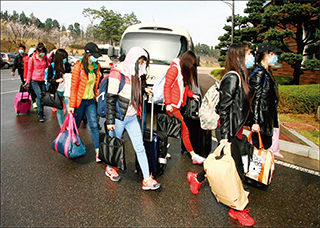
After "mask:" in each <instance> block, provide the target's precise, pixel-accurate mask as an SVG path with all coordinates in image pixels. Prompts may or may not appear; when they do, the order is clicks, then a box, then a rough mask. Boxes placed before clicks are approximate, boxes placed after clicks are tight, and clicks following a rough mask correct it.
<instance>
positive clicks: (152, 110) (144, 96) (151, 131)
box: [141, 94, 154, 142]
mask: <svg viewBox="0 0 320 228" xmlns="http://www.w3.org/2000/svg"><path fill="white" fill-rule="evenodd" d="M142 100H143V102H142V103H143V104H142V114H141V117H142V121H141V122H142V124H141V125H142V127H143V123H144V122H143V121H144V110H145V108H146V107H145V106H146V105H145V101H146V100H148V96H147V94H143V99H142ZM151 100H152V102H151V121H150V122H151V124H150V142H151V141H152V137H153V114H154V102H153V97H152V96H151ZM146 121H147V120H146Z"/></svg>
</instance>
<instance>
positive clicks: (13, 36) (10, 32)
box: [1, 21, 43, 47]
mask: <svg viewBox="0 0 320 228" xmlns="http://www.w3.org/2000/svg"><path fill="white" fill-rule="evenodd" d="M1 32H2V34H3V35H4V36H5V37H6V38H7V40H8V41H9V42H10V43H11V44H13V46H15V47H18V45H19V44H20V43H26V42H27V41H28V40H29V39H31V38H33V37H37V38H39V37H40V35H41V34H42V33H43V32H41V31H40V30H39V29H38V28H37V27H36V26H34V25H31V26H30V25H26V24H22V23H21V22H18V21H16V22H15V21H9V22H8V23H6V25H5V27H4V28H3V29H1Z"/></svg>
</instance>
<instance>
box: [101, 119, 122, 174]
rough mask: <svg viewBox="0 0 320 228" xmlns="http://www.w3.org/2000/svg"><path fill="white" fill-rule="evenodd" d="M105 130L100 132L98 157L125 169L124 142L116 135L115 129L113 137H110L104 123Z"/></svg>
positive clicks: (111, 164)
mask: <svg viewBox="0 0 320 228" xmlns="http://www.w3.org/2000/svg"><path fill="white" fill-rule="evenodd" d="M105 132H106V133H100V143H99V159H100V160H101V161H103V162H105V163H107V164H108V165H110V166H112V167H115V168H118V169H121V170H125V169H126V168H127V165H126V159H125V149H124V142H123V141H122V140H121V139H118V138H117V137H116V134H115V131H113V137H110V136H109V134H108V133H109V132H108V130H107V127H106V125H105Z"/></svg>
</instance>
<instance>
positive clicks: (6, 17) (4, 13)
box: [1, 10, 10, 21]
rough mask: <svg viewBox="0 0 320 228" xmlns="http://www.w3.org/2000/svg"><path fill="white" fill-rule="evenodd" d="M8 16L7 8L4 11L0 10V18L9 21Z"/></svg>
mask: <svg viewBox="0 0 320 228" xmlns="http://www.w3.org/2000/svg"><path fill="white" fill-rule="evenodd" d="M9 18H10V15H9V13H8V11H7V10H6V11H5V12H2V11H1V19H3V20H5V21H9Z"/></svg>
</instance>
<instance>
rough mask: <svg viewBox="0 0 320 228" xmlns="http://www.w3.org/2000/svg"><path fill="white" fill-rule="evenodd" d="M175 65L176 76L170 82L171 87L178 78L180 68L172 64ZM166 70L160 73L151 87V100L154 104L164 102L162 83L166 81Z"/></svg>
mask: <svg viewBox="0 0 320 228" xmlns="http://www.w3.org/2000/svg"><path fill="white" fill-rule="evenodd" d="M173 66H175V67H177V68H178V76H177V78H176V80H175V81H174V82H173V83H172V85H171V88H172V87H173V85H174V83H175V82H176V81H177V80H178V78H179V75H180V74H181V73H180V69H179V67H178V66H176V65H173ZM167 71H168V70H166V71H165V72H163V73H162V74H160V76H159V77H158V78H157V80H156V81H155V83H154V85H153V87H152V93H153V102H154V103H155V104H162V103H164V95H163V89H164V83H165V81H166V74H167Z"/></svg>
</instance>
